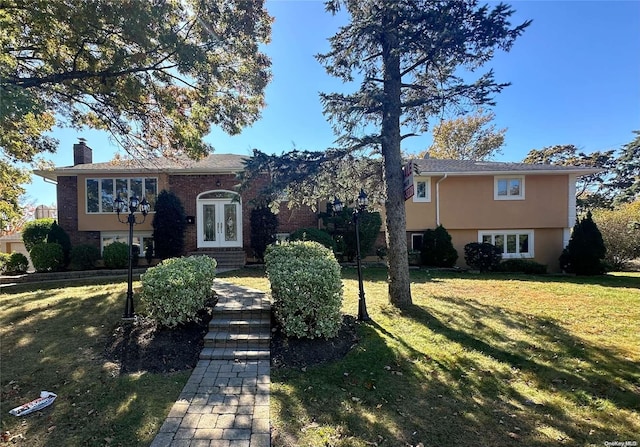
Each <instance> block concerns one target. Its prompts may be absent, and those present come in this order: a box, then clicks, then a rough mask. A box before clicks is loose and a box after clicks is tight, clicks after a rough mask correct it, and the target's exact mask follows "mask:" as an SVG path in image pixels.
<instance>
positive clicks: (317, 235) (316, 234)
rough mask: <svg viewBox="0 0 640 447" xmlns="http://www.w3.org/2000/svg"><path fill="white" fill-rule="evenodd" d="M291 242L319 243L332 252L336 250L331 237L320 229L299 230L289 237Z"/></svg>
mask: <svg viewBox="0 0 640 447" xmlns="http://www.w3.org/2000/svg"><path fill="white" fill-rule="evenodd" d="M289 240H290V241H312V242H318V243H319V244H321V245H324V246H325V247H327V248H328V249H330V250H335V249H336V243H335V241H334V240H333V238H332V237H331V235H330V234H329V233H327V232H326V231H324V230H320V229H319V228H299V229H297V230H296V231H294V232H293V233H291V234H290V235H289Z"/></svg>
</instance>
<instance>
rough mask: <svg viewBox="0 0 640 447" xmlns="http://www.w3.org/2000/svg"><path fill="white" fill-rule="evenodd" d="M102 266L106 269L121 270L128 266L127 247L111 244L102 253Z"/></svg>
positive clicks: (122, 244) (123, 244)
mask: <svg viewBox="0 0 640 447" xmlns="http://www.w3.org/2000/svg"><path fill="white" fill-rule="evenodd" d="M102 260H103V261H104V266H105V267H106V268H108V269H123V268H126V267H128V266H129V245H128V244H125V243H124V242H112V243H111V244H109V245H107V246H106V247H104V250H103V252H102Z"/></svg>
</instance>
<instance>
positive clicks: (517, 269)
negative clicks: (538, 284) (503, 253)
mask: <svg viewBox="0 0 640 447" xmlns="http://www.w3.org/2000/svg"><path fill="white" fill-rule="evenodd" d="M496 271H499V272H506V273H525V274H527V275H544V274H546V273H547V266H546V265H544V264H540V263H539V262H535V261H532V260H530V259H507V260H505V261H502V262H501V263H500V264H499V265H498V266H497V267H496Z"/></svg>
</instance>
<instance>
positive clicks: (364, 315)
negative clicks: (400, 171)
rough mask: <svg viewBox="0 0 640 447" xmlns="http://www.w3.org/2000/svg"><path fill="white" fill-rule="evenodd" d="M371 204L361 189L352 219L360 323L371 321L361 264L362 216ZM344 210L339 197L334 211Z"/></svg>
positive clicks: (335, 200)
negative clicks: (354, 236)
mask: <svg viewBox="0 0 640 447" xmlns="http://www.w3.org/2000/svg"><path fill="white" fill-rule="evenodd" d="M368 203H369V199H368V198H367V194H366V193H365V192H364V189H362V188H361V189H360V194H358V200H357V206H356V207H355V209H354V210H353V215H352V216H351V218H352V219H353V223H354V224H355V227H356V265H357V266H358V288H359V294H358V297H359V298H358V320H359V321H370V320H371V318H370V317H369V313H368V312H367V301H366V299H365V296H364V286H363V284H362V263H361V262H360V214H362V213H365V212H366V211H367V204H368ZM343 208H344V205H343V203H342V202H341V201H340V199H338V198H337V197H336V198H335V199H334V201H333V211H334V212H336V213H340V212H341V211H342V210H343Z"/></svg>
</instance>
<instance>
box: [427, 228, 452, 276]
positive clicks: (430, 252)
mask: <svg viewBox="0 0 640 447" xmlns="http://www.w3.org/2000/svg"><path fill="white" fill-rule="evenodd" d="M420 257H421V260H422V263H423V264H424V265H428V266H432V267H453V266H454V265H456V261H457V260H458V252H457V251H456V249H455V248H454V247H453V243H452V242H451V235H450V234H449V232H448V231H447V230H446V228H445V227H443V226H442V225H438V226H437V227H436V229H435V230H427V231H425V232H424V236H423V237H422V249H421V250H420Z"/></svg>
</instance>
